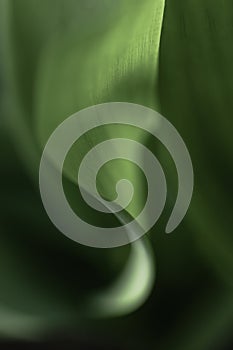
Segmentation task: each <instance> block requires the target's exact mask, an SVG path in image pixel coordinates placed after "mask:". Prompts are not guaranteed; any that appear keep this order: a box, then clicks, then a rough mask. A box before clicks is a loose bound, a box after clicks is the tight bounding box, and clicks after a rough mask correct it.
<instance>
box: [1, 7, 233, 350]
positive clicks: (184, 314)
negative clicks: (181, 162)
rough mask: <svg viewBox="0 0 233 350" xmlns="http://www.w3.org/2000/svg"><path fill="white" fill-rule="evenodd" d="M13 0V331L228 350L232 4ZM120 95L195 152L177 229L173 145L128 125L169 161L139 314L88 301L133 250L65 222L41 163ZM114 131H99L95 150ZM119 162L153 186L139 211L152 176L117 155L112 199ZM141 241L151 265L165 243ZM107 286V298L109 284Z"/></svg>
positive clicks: (8, 262) (232, 282)
mask: <svg viewBox="0 0 233 350" xmlns="http://www.w3.org/2000/svg"><path fill="white" fill-rule="evenodd" d="M164 5H165V8H164ZM0 6H1V7H0V9H1V10H0V13H1V15H0V18H1V19H0V23H1V24H0V27H1V57H2V58H1V61H0V64H1V67H0V68H1V72H0V74H1V82H2V84H1V120H0V127H1V128H0V143H1V149H2V150H3V151H2V152H1V153H0V157H1V175H0V180H1V183H0V186H1V222H0V229H1V236H0V243H1V244H0V281H1V282H0V283H1V288H0V331H1V333H2V334H3V335H4V336H5V335H7V334H8V335H9V336H16V337H23V338H24V337H26V338H27V337H32V338H37V337H38V335H39V334H40V333H42V332H43V334H44V332H45V331H46V332H49V331H51V330H54V329H61V328H62V327H65V326H66V327H67V328H68V329H71V332H72V333H75V334H78V335H79V336H81V337H83V338H84V339H85V338H87V337H93V339H97V340H96V341H99V342H101V341H102V338H103V337H104V338H105V340H104V341H105V342H107V340H108V341H109V339H110V342H111V341H112V339H113V341H114V343H116V344H118V345H119V346H120V347H121V345H122V343H123V344H124V345H125V344H126V348H131V347H134V348H137V347H138V348H139V349H141V348H148V349H150V348H151V349H153V348H157V349H169V348H172V349H185V350H192V349H193V350H194V349H195V350H196V349H198V350H202V349H203V350H212V349H215V347H216V350H218V349H223V346H224V344H225V343H226V344H227V343H228V342H230V341H232V339H231V337H232V336H231V331H232V324H233V253H232V247H233V238H232V228H233V222H232V220H233V219H232V194H233V193H232V183H231V182H232V181H231V180H232V170H233V167H232V149H233V147H232V146H233V144H232V142H233V141H232V129H233V122H232V117H231V114H232V107H233V106H232V103H233V99H232V95H233V68H232V62H233V57H232V56H233V46H232V36H233V26H232V23H233V3H232V2H231V0H204V1H203V0H179V1H174V0H166V4H164V1H163V0H144V1H143V2H142V1H137V0H118V1H117V2H116V1H113V0H109V1H107V0H101V1H100V0H99V1H98V2H96V1H91V0H88V1H79V0H68V1H65V0H48V1H45V0H43V1H39V0H20V1H17V0H0ZM110 101H126V102H133V103H138V104H143V105H145V106H148V107H152V108H155V109H157V110H159V111H160V112H161V113H162V114H163V115H164V116H165V117H166V118H168V119H169V120H170V121H171V122H172V123H173V124H174V125H175V127H176V128H177V130H178V131H179V132H180V134H181V135H182V137H183V138H184V141H185V142H186V144H187V146H188V149H189V151H190V154H191V157H192V160H193V165H194V172H195V190H194V198H193V201H192V204H191V207H190V210H189V212H188V214H187V216H186V218H185V220H184V222H183V223H182V225H180V227H179V228H178V229H177V230H176V232H175V233H174V234H173V235H171V236H166V235H164V227H165V225H164V223H165V222H166V220H167V217H168V215H169V214H168V213H169V211H170V209H171V207H172V204H173V203H174V198H175V194H176V187H177V185H176V181H174V179H175V168H174V165H173V163H172V160H171V159H170V157H169V155H168V154H167V152H166V150H165V149H164V148H163V147H162V146H161V145H160V144H157V143H156V142H155V141H154V140H151V139H150V138H148V136H147V135H145V134H144V133H141V132H138V131H137V130H129V131H127V132H129V134H130V136H131V137H132V138H135V139H138V140H140V141H143V142H145V143H147V145H148V147H149V148H150V149H151V150H152V151H153V152H154V153H155V154H157V156H158V158H159V159H160V160H161V163H162V165H163V168H164V169H166V170H165V173H166V176H167V180H168V189H169V191H168V203H167V207H166V210H165V213H164V215H163V216H162V218H161V220H160V221H159V223H158V225H156V227H155V228H154V229H153V230H152V232H151V234H150V237H149V238H150V241H151V244H152V246H153V250H154V251H155V253H156V260H157V264H158V268H157V269H158V272H157V279H156V286H155V288H154V289H153V291H152V295H151V297H150V298H149V300H148V301H147V303H146V304H145V305H144V307H142V308H141V309H140V310H138V311H137V312H136V313H133V314H130V315H129V316H127V317H125V318H123V317H122V318H118V319H110V320H106V319H103V320H91V319H89V318H85V310H83V306H84V305H85V302H86V297H87V295H88V296H89V295H90V291H91V294H93V295H98V294H99V291H100V290H102V288H103V287H106V293H108V292H110V291H111V288H110V289H108V288H109V287H108V286H109V284H110V283H114V281H115V280H118V278H119V277H118V275H119V274H120V272H121V271H122V269H123V268H124V266H125V264H126V263H127V259H128V257H129V256H130V254H131V252H132V251H131V250H130V248H129V247H123V248H118V249H111V250H96V249H91V248H87V247H82V246H79V245H78V244H76V243H74V242H71V241H70V240H68V239H66V238H65V237H64V236H63V235H62V234H60V233H59V232H57V230H56V229H55V228H54V227H53V225H52V224H51V223H50V222H49V219H48V218H47V216H46V214H45V212H44V210H43V207H42V204H41V202H40V198H39V194H38V184H37V182H38V164H39V159H40V155H41V152H42V149H43V146H44V144H45V142H46V141H47V139H48V137H49V135H50V134H51V132H52V131H53V130H54V129H55V127H56V126H58V125H59V124H60V122H61V121H63V120H64V119H66V118H67V117H68V116H69V115H71V114H72V113H74V112H76V111H78V110H80V109H82V108H84V107H88V106H90V105H94V104H97V103H102V102H110ZM115 131H116V130H113V129H111V128H106V129H104V130H102V131H101V130H100V131H97V132H96V134H95V135H94V134H90V135H89V136H88V139H87V140H83V143H82V151H83V152H85V150H88V148H89V147H90V146H91V145H92V143H96V142H99V140H102V139H105V138H107V137H111V136H112V135H115ZM118 132H119V133H120V134H122V135H123V134H124V133H125V132H126V131H125V130H119V131H118ZM72 152H73V153H72ZM75 153H76V152H75V147H74V149H73V151H71V152H70V155H69V157H68V158H67V162H66V164H65V175H66V180H65V181H66V182H67V185H66V186H67V191H68V192H70V193H72V181H74V174H75V171H76V168H75V167H74V160H75V158H74V155H75ZM120 168H121V169H123V170H122V171H123V173H124V176H126V175H127V174H128V175H129V176H130V177H132V178H133V179H134V181H135V185H136V187H138V188H139V189H140V191H141V192H140V194H141V195H140V196H138V197H136V198H135V199H136V204H135V206H134V207H133V208H131V210H130V213H131V214H132V215H135V214H136V212H137V210H138V209H139V208H140V206H141V205H142V203H143V201H144V196H145V191H144V187H145V186H144V185H145V184H144V182H143V178H142V176H141V175H140V174H139V173H138V172H136V171H135V169H134V168H132V167H131V166H128V165H125V164H121V166H119V164H115V168H114V167H113V168H112V169H111V170H109V172H108V173H109V174H110V176H108V182H106V181H105V186H104V188H103V192H104V194H105V195H109V196H110V197H111V195H112V193H111V189H112V188H113V184H114V183H115V181H116V178H117V176H120V174H121V172H120V171H119V169H120ZM114 174H116V175H117V176H115V175H114ZM69 186H71V189H70V191H69ZM142 187H143V191H142V190H141V189H142ZM72 200H73V201H74V202H75V198H73V199H72ZM74 205H75V203H74ZM83 214H85V211H84V213H83ZM141 244H142V246H144V247H146V248H145V249H148V257H142V259H144V260H142V261H144V263H145V265H144V266H147V265H146V261H147V260H148V261H147V263H148V269H150V267H151V268H152V265H153V262H152V261H153V260H151V259H152V256H153V254H152V251H151V249H150V248H149V246H148V244H147V243H146V241H145V242H144V241H143V242H141ZM144 244H145V245H144ZM131 249H132V248H131ZM135 251H136V252H137V248H136V250H135ZM135 257H136V259H141V258H138V255H137V253H136V255H135ZM149 266H150V267H149ZM145 269H146V267H145ZM132 271H133V270H132ZM135 271H136V273H137V271H138V267H136V264H135ZM135 271H134V273H135ZM146 272H147V271H146V270H145V274H146ZM151 282H153V272H151ZM113 285H114V284H113ZM148 288H149V289H151V286H150V287H148ZM129 289H130V286H129V284H127V283H126V285H125V290H124V288H123V289H121V293H123V294H121V293H120V295H122V300H123V299H124V297H123V296H124V293H125V296H126V295H128V294H127V290H129ZM149 289H148V290H147V292H146V293H145V296H146V297H147V296H148V295H147V294H148V291H149ZM113 294H114V293H113ZM135 294H136V292H135ZM103 295H104V296H105V299H106V300H107V299H108V296H109V294H103ZM107 295H108V296H107ZM132 295H133V292H132ZM129 299H130V298H129ZM131 299H133V297H131ZM139 299H140V298H139ZM114 300H115V302H116V299H110V301H111V303H112V302H113V301H114ZM126 300H128V299H126ZM143 301H145V300H144V299H142V300H141V299H140V302H139V303H136V304H132V305H133V306H132V310H133V309H134V308H136V306H139V305H140V304H142V303H143ZM111 303H110V306H108V310H107V311H109V308H110V309H111V308H112V304H111ZM130 303H132V300H131V301H130V300H129V304H130ZM90 305H91V304H90ZM117 305H118V304H117ZM119 308H120V306H119ZM132 310H131V311H132ZM125 312H129V310H128V309H127V307H126V311H125ZM109 313H110V314H111V312H109ZM106 314H108V312H106ZM123 339H124V341H123Z"/></svg>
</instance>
